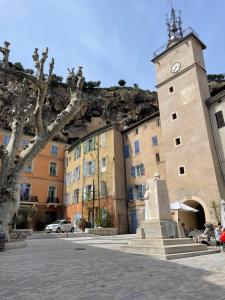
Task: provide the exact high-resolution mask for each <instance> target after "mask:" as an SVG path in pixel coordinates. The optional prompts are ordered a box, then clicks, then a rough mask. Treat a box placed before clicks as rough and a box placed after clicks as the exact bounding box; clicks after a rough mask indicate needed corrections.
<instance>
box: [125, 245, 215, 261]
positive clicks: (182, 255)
mask: <svg viewBox="0 0 225 300" xmlns="http://www.w3.org/2000/svg"><path fill="white" fill-rule="evenodd" d="M123 249H124V250H125V251H126V252H128V253H132V254H139V255H140V254H142V255H148V256H150V257H152V258H155V259H166V260H172V259H179V258H186V257H193V256H201V255H209V254H216V253H219V251H218V250H217V249H213V250H211V249H210V250H208V249H207V250H202V251H194V252H184V253H173V254H148V253H146V252H143V253H142V252H141V251H140V249H139V250H138V251H137V250H135V249H132V248H129V249H128V248H126V247H125V246H123Z"/></svg>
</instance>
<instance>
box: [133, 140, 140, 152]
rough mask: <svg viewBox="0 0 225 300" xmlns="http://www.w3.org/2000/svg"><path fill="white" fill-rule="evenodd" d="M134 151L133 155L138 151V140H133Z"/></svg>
mask: <svg viewBox="0 0 225 300" xmlns="http://www.w3.org/2000/svg"><path fill="white" fill-rule="evenodd" d="M134 152H135V155H137V154H138V153H139V152H140V149H139V141H135V142H134Z"/></svg>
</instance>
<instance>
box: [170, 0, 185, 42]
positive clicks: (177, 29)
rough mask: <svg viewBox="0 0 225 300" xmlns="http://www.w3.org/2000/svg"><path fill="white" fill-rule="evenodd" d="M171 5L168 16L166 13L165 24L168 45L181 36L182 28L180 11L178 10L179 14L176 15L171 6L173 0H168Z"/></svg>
mask: <svg viewBox="0 0 225 300" xmlns="http://www.w3.org/2000/svg"><path fill="white" fill-rule="evenodd" d="M170 5H171V13H170V17H169V16H168V14H166V25H167V31H168V37H169V41H168V46H169V45H170V44H171V43H173V42H176V41H177V40H179V39H181V38H183V30H182V19H181V12H180V11H179V12H178V13H179V15H178V16H177V14H176V11H175V9H174V8H173V1H172V0H170Z"/></svg>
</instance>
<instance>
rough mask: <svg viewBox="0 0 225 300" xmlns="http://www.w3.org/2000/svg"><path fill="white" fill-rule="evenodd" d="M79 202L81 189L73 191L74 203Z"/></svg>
mask: <svg viewBox="0 0 225 300" xmlns="http://www.w3.org/2000/svg"><path fill="white" fill-rule="evenodd" d="M78 202H79V189H76V190H74V191H73V203H78Z"/></svg>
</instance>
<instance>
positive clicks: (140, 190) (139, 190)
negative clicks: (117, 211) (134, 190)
mask: <svg viewBox="0 0 225 300" xmlns="http://www.w3.org/2000/svg"><path fill="white" fill-rule="evenodd" d="M138 199H142V184H139V185H138Z"/></svg>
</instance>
